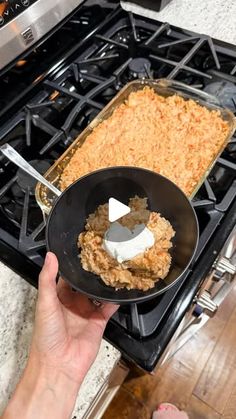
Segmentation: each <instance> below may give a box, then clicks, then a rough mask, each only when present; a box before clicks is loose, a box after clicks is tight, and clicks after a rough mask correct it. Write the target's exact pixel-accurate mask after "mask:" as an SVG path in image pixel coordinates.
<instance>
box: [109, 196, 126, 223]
mask: <svg viewBox="0 0 236 419" xmlns="http://www.w3.org/2000/svg"><path fill="white" fill-rule="evenodd" d="M130 211H131V209H130V207H128V206H127V205H125V204H122V202H120V201H118V200H117V199H115V198H109V202H108V219H109V221H110V223H113V222H114V221H117V220H119V218H121V217H124V215H127V214H129V213H130Z"/></svg>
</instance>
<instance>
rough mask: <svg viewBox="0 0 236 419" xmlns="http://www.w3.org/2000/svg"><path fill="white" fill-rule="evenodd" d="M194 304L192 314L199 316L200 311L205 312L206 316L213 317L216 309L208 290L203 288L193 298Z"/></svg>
mask: <svg viewBox="0 0 236 419" xmlns="http://www.w3.org/2000/svg"><path fill="white" fill-rule="evenodd" d="M195 303H196V306H195V308H194V310H193V315H195V316H196V317H199V316H200V315H201V314H202V313H206V314H207V315H208V316H210V317H213V316H214V314H215V313H216V312H217V310H218V306H217V304H216V303H215V302H214V301H213V300H212V298H211V294H210V293H209V291H206V290H204V291H203V292H202V293H201V294H199V296H198V297H197V298H196V299H195Z"/></svg>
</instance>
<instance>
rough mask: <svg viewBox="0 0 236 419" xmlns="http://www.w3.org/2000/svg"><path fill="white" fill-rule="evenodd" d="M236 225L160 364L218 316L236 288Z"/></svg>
mask: <svg viewBox="0 0 236 419" xmlns="http://www.w3.org/2000/svg"><path fill="white" fill-rule="evenodd" d="M235 280H236V226H235V227H234V229H233V231H232V232H231V234H230V236H229V238H228V240H227V241H226V243H225V245H224V247H223V249H222V251H221V252H220V254H219V256H218V257H217V258H216V260H215V263H214V265H213V267H212V269H211V271H210V272H209V275H208V276H207V277H206V278H205V280H204V281H203V283H202V286H201V288H200V290H199V292H198V294H197V295H196V296H195V299H194V300H193V303H192V305H191V307H190V309H189V310H188V312H187V313H186V314H185V316H184V318H183V320H182V322H181V323H180V325H179V327H178V329H177V330H176V332H175V334H174V336H173V337H172V339H171V341H170V343H169V345H168V347H167V348H166V350H165V352H164V354H163V355H162V357H161V359H160V361H159V363H158V365H157V367H158V366H160V365H162V364H164V363H165V362H166V361H168V360H169V359H170V358H171V357H172V356H173V355H174V354H175V353H176V352H177V351H178V350H179V349H180V348H181V347H182V346H183V345H184V344H185V343H186V342H187V341H188V340H189V339H190V338H191V337H192V336H193V335H194V334H195V333H196V332H197V331H198V330H199V329H201V327H202V326H204V324H205V323H206V322H207V321H208V320H209V319H210V318H211V317H212V316H214V315H215V314H216V312H217V310H218V307H219V306H220V304H222V302H223V301H224V299H225V298H226V297H227V295H228V294H229V292H230V291H231V289H232V288H233V287H234V285H235Z"/></svg>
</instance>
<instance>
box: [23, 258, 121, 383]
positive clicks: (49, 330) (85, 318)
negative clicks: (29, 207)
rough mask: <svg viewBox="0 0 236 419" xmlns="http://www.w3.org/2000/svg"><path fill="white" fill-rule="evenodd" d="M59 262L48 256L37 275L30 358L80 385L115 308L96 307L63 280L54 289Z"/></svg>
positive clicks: (115, 306) (110, 305) (111, 305)
mask: <svg viewBox="0 0 236 419" xmlns="http://www.w3.org/2000/svg"><path fill="white" fill-rule="evenodd" d="M57 272H58V262H57V259H56V256H55V255H54V254H52V253H48V254H47V257H46V261H45V264H44V267H43V269H42V271H41V273H40V276H39V296H38V302H37V307H36V318H35V330H34V335H33V341H32V348H31V356H34V357H35V358H36V359H37V360H38V362H39V363H41V364H43V365H44V366H46V367H47V366H48V367H49V368H51V367H52V368H56V369H60V371H63V372H64V374H66V375H67V376H68V377H69V378H70V379H72V380H76V381H78V383H81V382H82V380H83V379H84V376H85V375H86V373H87V371H88V370H89V368H90V366H91V365H92V363H93V361H94V360H95V357H96V355H97V352H98V350H99V347H100V343H101V339H102V335H103V332H104V329H105V327H106V324H107V321H108V320H109V318H110V317H111V316H112V314H113V313H114V312H115V311H116V310H117V309H118V306H117V305H114V304H109V303H108V304H104V305H103V306H101V307H96V306H95V305H94V304H93V303H92V302H91V301H90V300H89V299H88V298H87V297H86V296H84V295H82V294H78V293H76V292H73V291H72V290H71V287H70V286H69V284H67V283H66V282H65V281H63V280H62V279H60V280H59V282H58V284H57V286H56V281H55V280H56V275H57Z"/></svg>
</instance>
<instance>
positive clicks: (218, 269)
mask: <svg viewBox="0 0 236 419" xmlns="http://www.w3.org/2000/svg"><path fill="white" fill-rule="evenodd" d="M226 273H227V274H229V275H228V280H229V281H230V282H231V280H232V279H233V277H234V275H235V274H236V266H234V265H233V264H232V263H231V262H230V260H229V259H228V258H227V257H225V256H221V257H220V258H219V259H218V260H216V262H215V264H214V279H215V280H216V281H219V280H220V279H222V278H223V277H224V276H225V274H226ZM225 279H226V278H225Z"/></svg>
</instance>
